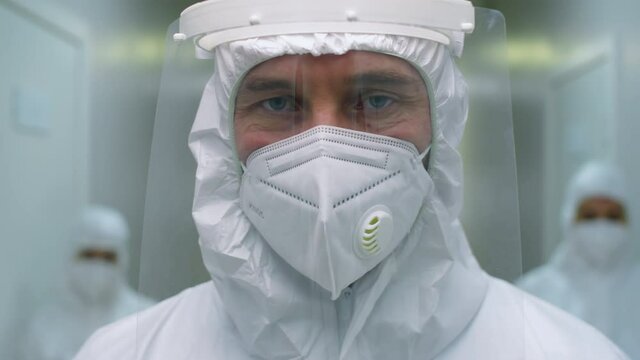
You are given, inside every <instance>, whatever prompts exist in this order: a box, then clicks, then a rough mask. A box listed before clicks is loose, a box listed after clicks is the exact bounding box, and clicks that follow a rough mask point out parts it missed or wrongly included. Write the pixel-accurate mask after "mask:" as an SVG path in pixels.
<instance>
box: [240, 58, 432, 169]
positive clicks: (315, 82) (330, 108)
mask: <svg viewBox="0 0 640 360" xmlns="http://www.w3.org/2000/svg"><path fill="white" fill-rule="evenodd" d="M234 123H235V124H234V125H235V126H234V130H235V141H236V147H237V151H238V157H239V158H240V160H241V161H242V162H246V160H247V158H248V157H249V155H250V154H251V153H252V152H254V151H255V150H258V149H260V148H262V147H264V146H267V145H269V144H272V143H274V142H277V141H280V140H283V139H286V138H288V137H291V136H293V135H296V134H298V133H301V132H303V131H305V130H308V129H310V128H313V127H315V126H319V125H329V126H336V127H342V128H347V129H352V130H357V131H365V132H370V133H374V134H380V135H386V136H391V137H394V138H398V139H402V140H406V141H409V142H411V143H413V144H414V145H415V146H416V148H417V149H418V151H419V152H422V151H424V150H425V149H426V148H427V146H428V145H429V143H430V139H431V120H430V112H429V99H428V95H427V88H426V86H425V83H424V81H423V79H422V77H421V76H420V74H419V73H418V71H416V69H415V68H414V67H413V66H411V64H409V63H408V62H406V61H405V60H402V59H400V58H397V57H394V56H390V55H384V54H378V53H373V52H365V51H351V52H349V53H347V54H345V55H323V56H317V57H314V56H312V55H287V56H282V57H278V58H274V59H271V60H268V61H266V62H264V63H262V64H260V65H258V66H256V67H255V68H253V69H252V70H251V71H249V73H248V74H247V75H246V77H245V78H244V80H243V82H242V84H241V85H240V87H239V90H238V95H237V97H236V105H235V115H234Z"/></svg>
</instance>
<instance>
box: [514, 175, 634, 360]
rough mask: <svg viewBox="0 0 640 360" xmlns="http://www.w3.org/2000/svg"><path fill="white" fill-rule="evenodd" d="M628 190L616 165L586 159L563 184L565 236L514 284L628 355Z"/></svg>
mask: <svg viewBox="0 0 640 360" xmlns="http://www.w3.org/2000/svg"><path fill="white" fill-rule="evenodd" d="M628 208H629V195H628V192H627V189H626V185H625V181H624V178H623V176H622V173H621V172H620V170H619V169H617V168H616V167H614V166H612V165H611V164H607V163H603V162H590V163H588V164H586V165H585V166H584V167H583V168H581V169H580V171H578V173H577V174H576V175H575V176H574V178H573V179H572V180H571V183H570V184H569V187H568V189H567V195H566V199H565V205H564V211H563V219H562V225H563V229H564V234H565V240H564V241H563V242H562V243H560V245H559V247H558V249H557V250H556V251H555V253H554V254H553V256H552V257H551V260H550V261H549V263H548V264H546V265H543V266H541V267H539V268H538V269H535V270H533V271H531V272H530V273H528V274H527V275H526V276H524V277H523V278H522V279H521V280H520V281H519V283H518V285H519V286H520V287H522V288H523V289H524V290H527V291H529V292H530V293H532V294H534V295H536V296H539V297H540V298H542V299H544V300H546V301H548V302H550V303H552V304H554V305H556V306H558V307H560V308H562V309H564V310H566V311H567V312H569V313H571V314H573V315H575V316H577V317H579V318H581V319H583V320H584V321H586V322H588V323H589V324H591V325H593V326H594V327H596V328H597V329H598V330H600V331H602V332H603V333H604V334H606V335H607V336H608V337H610V338H611V339H612V340H613V341H615V342H616V343H617V344H618V345H620V347H622V348H623V349H624V350H625V351H626V352H627V353H628V354H629V355H630V356H633V358H634V359H635V358H638V357H640V344H639V343H638V334H639V333H640V311H639V310H638V306H637V304H638V288H639V286H640V282H639V279H638V276H639V275H640V272H639V271H638V264H637V263H636V261H634V260H633V256H632V255H633V253H634V244H633V241H632V239H631V234H630V229H629V226H630V224H629V222H630V219H629V212H628Z"/></svg>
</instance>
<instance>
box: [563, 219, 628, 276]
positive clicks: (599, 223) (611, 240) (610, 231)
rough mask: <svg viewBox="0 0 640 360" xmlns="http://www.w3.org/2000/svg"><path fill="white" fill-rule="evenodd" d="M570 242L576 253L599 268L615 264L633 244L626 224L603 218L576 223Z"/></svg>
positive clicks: (570, 235)
mask: <svg viewBox="0 0 640 360" xmlns="http://www.w3.org/2000/svg"><path fill="white" fill-rule="evenodd" d="M569 243H570V245H571V246H572V247H573V248H574V249H575V253H576V254H578V255H579V256H582V257H583V258H584V260H585V261H587V262H588V263H589V264H591V265H592V266H594V267H595V268H598V269H608V268H611V267H613V266H615V264H616V263H618V262H620V261H621V260H622V258H623V256H624V255H625V253H626V252H627V251H629V248H630V246H631V241H630V237H629V230H628V228H627V226H626V225H624V224H623V223H619V222H613V221H610V220H603V219H597V220H590V221H581V222H578V223H575V224H574V225H573V227H572V228H571V229H570V233H569Z"/></svg>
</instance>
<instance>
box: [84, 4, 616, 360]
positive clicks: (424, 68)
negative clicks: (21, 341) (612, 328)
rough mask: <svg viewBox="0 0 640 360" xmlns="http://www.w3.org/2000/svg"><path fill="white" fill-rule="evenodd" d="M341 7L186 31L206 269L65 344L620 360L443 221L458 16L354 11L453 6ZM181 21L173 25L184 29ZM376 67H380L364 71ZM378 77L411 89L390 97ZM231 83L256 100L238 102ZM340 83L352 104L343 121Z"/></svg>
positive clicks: (88, 352) (197, 13) (453, 194)
mask: <svg viewBox="0 0 640 360" xmlns="http://www.w3.org/2000/svg"><path fill="white" fill-rule="evenodd" d="M356 3H357V2H353V3H351V2H346V3H345V2H333V1H329V2H323V3H314V2H310V1H298V2H295V3H291V2H290V6H291V8H289V9H279V10H283V11H284V10H290V11H287V12H286V13H287V16H290V17H291V18H292V19H296V20H300V19H302V20H300V21H307V20H308V19H309V18H310V17H314V16H317V17H318V22H317V23H313V22H309V23H305V25H301V24H298V23H295V22H294V23H293V25H292V24H291V23H280V24H271V23H268V20H269V19H270V18H271V17H272V16H273V17H276V18H277V17H278V16H281V15H282V14H280V12H278V11H271V10H269V9H276V10H278V8H277V7H276V6H275V5H273V4H270V8H269V9H266V8H265V9H263V10H264V12H261V13H260V14H254V15H251V14H249V15H251V16H247V17H243V21H247V20H248V23H249V24H251V26H256V27H255V28H250V27H240V28H238V27H232V26H229V28H228V29H226V30H224V31H223V30H220V31H219V32H216V33H207V32H204V33H202V34H199V36H198V39H197V40H196V42H197V44H198V47H199V51H201V52H204V53H205V55H206V56H209V57H212V58H213V64H214V69H213V75H212V76H211V78H210V79H209V81H208V83H207V84H206V87H205V90H204V93H203V95H202V99H201V102H200V106H199V109H198V113H197V115H196V118H195V121H194V123H193V127H192V130H191V133H190V136H189V147H190V149H191V151H192V153H193V155H194V157H195V159H196V161H197V163H198V169H197V172H196V188H195V195H194V201H193V218H194V221H195V224H196V226H197V228H198V232H199V236H200V240H199V245H200V248H201V251H202V257H203V260H204V263H205V266H206V267H207V270H208V271H209V273H210V275H211V279H212V281H210V282H207V283H204V284H202V285H199V286H196V287H193V288H190V289H187V290H185V291H183V292H182V293H181V294H179V295H177V296H175V297H172V298H169V299H167V300H165V301H163V302H162V303H160V304H158V305H157V306H155V307H154V308H152V309H149V310H147V311H144V312H141V313H140V314H138V315H137V316H135V317H130V318H128V319H125V320H123V321H120V322H117V323H115V324H113V325H110V326H108V327H105V328H103V329H101V330H100V331H98V332H97V333H96V334H95V335H94V336H93V337H92V338H91V339H90V340H89V341H88V342H87V343H86V344H85V346H84V347H83V350H82V351H81V352H80V353H79V354H78V356H77V357H76V359H80V360H84V359H92V360H93V359H115V358H126V359H237V360H242V359H311V360H316V359H354V360H357V359H472V358H475V359H547V358H554V359H588V358H593V359H596V358H597V359H626V357H625V356H624V354H622V353H621V352H620V351H619V350H618V349H617V348H616V347H615V346H614V345H613V344H611V343H610V342H609V341H608V340H607V339H606V338H604V337H603V336H602V335H600V334H599V333H597V332H596V331H595V330H593V329H592V328H591V327H589V326H587V325H584V324H583V323H581V322H580V321H578V320H576V319H574V318H573V317H571V316H570V315H568V314H565V313H564V312H562V311H560V310H557V309H556V308H554V307H552V306H550V305H547V304H546V303H543V302H541V301H539V300H537V299H536V298H534V297H532V296H530V295H527V294H526V293H524V292H521V291H519V290H517V289H516V288H514V287H512V286H511V285H509V284H507V283H506V282H504V281H501V280H498V279H495V278H493V277H491V276H489V275H488V274H486V273H485V272H483V271H482V270H481V268H480V267H479V265H478V263H477V261H476V260H475V258H474V256H473V255H472V253H471V250H470V248H469V245H468V243H467V239H466V236H465V233H464V231H463V229H462V226H461V224H460V222H459V220H458V216H459V214H460V210H461V207H462V187H461V182H462V161H461V157H460V154H459V153H458V151H457V147H458V145H459V143H460V140H461V137H462V132H463V130H464V125H465V122H466V118H467V87H466V83H465V81H464V79H463V77H462V75H461V73H460V71H459V70H458V68H457V67H456V64H455V62H454V58H455V56H456V54H458V55H459V54H460V53H461V50H462V38H463V33H462V31H463V30H464V29H467V30H469V29H470V28H471V27H472V25H471V24H470V23H467V22H465V21H463V22H462V23H460V22H456V23H455V24H453V25H452V24H449V25H451V27H450V29H455V30H454V31H449V30H442V29H440V30H442V31H435V30H432V29H428V28H418V27H405V26H399V27H396V26H388V25H389V24H382V23H381V24H378V26H369V25H371V24H370V23H368V22H367V17H368V16H371V17H372V18H375V17H377V16H382V17H385V16H392V17H395V16H396V15H398V16H404V17H405V19H410V18H411V14H409V13H410V11H409V12H408V11H406V9H407V8H411V9H412V10H414V9H413V8H412V6H423V5H425V4H427V6H431V5H433V6H434V9H439V10H442V11H444V13H447V11H449V10H451V8H450V6H453V7H455V6H461V7H467V6H470V4H469V3H468V2H466V1H453V2H451V1H448V2H440V1H427V2H424V1H422V2H407V4H404V5H406V6H398V5H397V4H396V3H391V2H385V1H374V2H370V1H368V2H367V3H366V6H359V7H357V8H359V10H358V11H354V12H350V11H347V12H346V20H345V21H342V22H338V23H334V22H327V19H331V18H332V17H336V16H338V17H342V16H343V14H344V12H342V11H340V12H339V15H336V13H335V12H333V13H331V12H330V11H328V10H326V9H323V8H324V7H326V8H329V9H332V6H336V7H338V8H340V9H343V8H344V7H345V6H346V7H347V8H348V7H349V6H351V5H356ZM225 4H226V5H230V4H235V5H237V6H235V7H231V6H227V7H225ZM242 5H247V3H245V2H241V3H237V2H232V1H228V2H225V1H218V2H216V1H208V2H203V3H199V4H196V5H194V6H193V7H192V8H190V9H188V10H187V11H185V12H184V13H183V15H182V16H183V19H185V20H186V19H187V18H191V19H192V20H193V21H192V22H191V24H192V25H194V24H195V25H194V27H196V28H197V27H198V26H209V25H211V24H210V23H208V22H207V16H216V15H219V14H220V13H224V14H225V15H226V16H224V17H222V15H220V19H219V20H220V21H221V22H224V21H225V20H229V21H232V19H233V16H234V14H233V12H234V11H236V10H237V11H240V10H238V9H241V8H242ZM253 5H255V7H253V6H249V7H247V8H250V9H251V11H257V10H255V9H256V7H257V8H259V7H260V6H259V5H260V3H259V2H256V3H255V4H253ZM360 5H362V4H360ZM438 6H443V7H442V8H438ZM402 8H404V10H403V9H402ZM470 9H471V14H473V13H472V11H473V10H472V8H470ZM378 10H384V11H378ZM387 10H388V11H387ZM467 10H469V9H463V12H464V11H467ZM226 11H231V12H232V13H231V14H226V13H225V12H226ZM368 11H371V12H372V13H370V14H368V13H367V12H368ZM398 11H400V12H401V14H398ZM389 14H390V15H389ZM467 14H468V13H467ZM298 15H300V16H299V17H298ZM191 16H193V17H191ZM431 17H432V18H433V19H435V20H434V21H436V22H438V21H443V22H442V23H439V24H440V25H438V26H444V27H448V26H449V25H447V24H445V23H446V21H444V20H443V19H444V17H442V18H440V17H437V16H431ZM361 20H362V22H360V21H361ZM308 21H310V20H308ZM407 21H410V20H407ZM456 21H457V20H456ZM181 27H182V25H181ZM436 28H437V27H436ZM327 29H333V30H331V31H328V30H327ZM184 30H185V32H187V33H184V32H182V33H178V34H176V36H175V38H176V39H178V40H180V39H184V38H188V37H189V36H190V35H192V34H189V32H190V31H192V30H193V29H190V26H187V25H186V24H185V26H184ZM245 30H246V31H249V32H250V33H251V32H252V31H255V33H252V34H253V36H251V35H247V34H245V33H244V31H245ZM341 30H342V31H341ZM194 31H199V30H194ZM200 35H202V36H200ZM372 54H373V55H372ZM336 61H337V62H338V63H340V64H343V65H344V66H333V65H334V64H336ZM353 64H356V65H355V70H354V72H349V71H350V69H351V68H352V65H353ZM384 64H395V65H397V66H395V67H393V66H392V67H391V68H389V67H385V68H384V70H385V71H377V70H379V69H380V68H379V67H384ZM267 69H268V70H267ZM374 70H376V71H374ZM282 73H284V74H288V76H290V78H289V79H287V77H286V76H285V77H277V76H278V74H282ZM319 74H321V75H319ZM340 74H345V76H344V78H341V77H340ZM407 74H409V75H411V74H417V76H418V78H419V79H420V83H421V84H420V86H417V87H414V86H415V84H414V83H413V82H412V81H411V78H410V79H408V78H407ZM274 77H275V78H274ZM409 77H410V76H409ZM335 79H338V80H337V81H334V80H335ZM399 83H400V84H401V85H399ZM345 84H348V85H346V86H347V88H350V86H352V87H354V88H356V90H357V91H343V90H344V89H345ZM371 84H375V85H371ZM389 84H393V86H399V87H401V88H402V87H403V86H409V88H410V89H414V90H415V91H413V92H412V91H407V92H409V93H410V94H406V93H404V94H403V95H398V96H397V97H396V96H395V95H392V94H390V93H394V92H393V91H391V90H389V89H388V88H387V86H389ZM327 88H333V91H327ZM372 88H373V89H374V90H375V91H370V90H371V89H372ZM399 92H401V91H399ZM422 92H424V94H425V95H424V96H423V97H421V96H419V94H421V93H422ZM246 93H249V94H258V95H257V99H259V101H257V102H255V103H253V102H250V101H247V103H245V99H244V96H245V94H246ZM263 93H266V94H267V95H262V94H263ZM343 93H344V94H343ZM416 94H418V98H420V99H422V100H425V99H428V102H429V104H428V106H425V107H424V108H423V113H422V114H418V115H416V114H414V113H411V114H412V116H404V115H406V114H408V113H410V112H408V110H407V109H409V108H411V107H412V106H413V105H415V103H423V102H421V100H419V99H415V98H414V97H415V96H416ZM427 94H428V95H427ZM338 95H340V96H342V95H344V98H345V99H346V100H345V103H348V109H349V111H351V110H353V111H355V112H356V113H357V114H355V115H353V116H351V115H349V116H346V123H347V124H349V121H352V123H350V125H349V126H346V125H345V126H342V124H344V122H341V121H338V120H344V119H342V118H340V116H343V117H344V113H340V112H339V111H338V112H336V109H342V108H340V107H339V106H335V107H333V105H339V104H342V103H341V102H332V101H333V99H334V97H336V96H338ZM405 95H406V96H407V97H406V98H405V97H404V96H405ZM350 96H351V97H350ZM249 97H251V96H249ZM352 98H353V99H352ZM341 99H342V97H341ZM411 99H413V100H415V102H414V101H412V100H411ZM327 104H330V105H332V106H329V107H323V106H324V105H327ZM396 105H401V106H400V107H399V108H395V106H396ZM423 105H424V104H423ZM370 107H373V108H374V109H370ZM319 109H323V110H326V112H324V111H319ZM390 109H395V110H394V111H391V110H390ZM369 110H371V112H370V113H368V112H367V111H369ZM386 111H390V112H386ZM338 113H340V114H338ZM255 114H261V116H258V117H257V120H260V121H258V122H257V123H253V122H252V120H256V118H254V117H252V115H255ZM328 114H329V115H328ZM349 114H351V113H350V112H349ZM338 115H340V116H338ZM413 115H416V116H423V117H426V118H428V120H425V122H420V123H419V124H418V125H420V126H425V125H426V127H423V128H421V129H423V131H424V132H423V133H416V132H411V131H399V130H398V128H396V127H395V126H396V125H403V124H407V123H412V124H416V123H415V122H413V121H414V120H415V118H414V116H413ZM336 116H337V118H340V119H338V120H336ZM372 119H375V120H377V121H375V122H373V123H370V122H368V121H369V120H372ZM389 119H394V120H397V122H395V121H394V122H393V123H392V124H388V123H386V121H387V120H389ZM264 120H267V121H266V122H265V121H264ZM334 120H335V121H334ZM360 120H362V122H360ZM283 121H284V123H283ZM247 124H248V125H247ZM245 125H247V126H245ZM386 125H389V127H386ZM390 129H392V130H393V131H392V130H390ZM387 130H388V131H387ZM395 130H398V131H395ZM265 131H269V133H268V134H267V133H265ZM256 133H261V134H262V135H265V134H267V135H269V136H266V135H265V136H253V137H252V136H249V135H250V134H256ZM394 135H396V136H394ZM415 135H417V137H415ZM425 139H426V140H427V141H422V140H425ZM251 145H253V146H251Z"/></svg>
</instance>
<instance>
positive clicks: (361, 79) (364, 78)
mask: <svg viewBox="0 0 640 360" xmlns="http://www.w3.org/2000/svg"><path fill="white" fill-rule="evenodd" d="M346 83H348V84H367V85H394V86H416V85H420V84H421V83H423V80H422V78H416V77H414V76H409V75H405V74H402V73H399V72H397V71H389V70H384V71H379V70H378V71H370V72H364V73H361V74H356V75H353V76H351V77H349V78H347V79H346Z"/></svg>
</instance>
